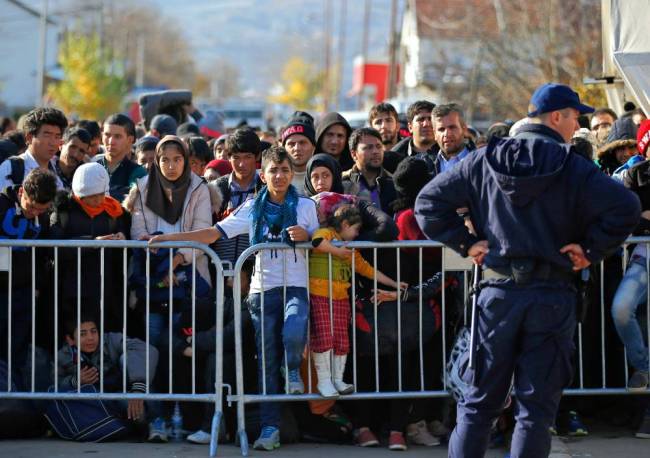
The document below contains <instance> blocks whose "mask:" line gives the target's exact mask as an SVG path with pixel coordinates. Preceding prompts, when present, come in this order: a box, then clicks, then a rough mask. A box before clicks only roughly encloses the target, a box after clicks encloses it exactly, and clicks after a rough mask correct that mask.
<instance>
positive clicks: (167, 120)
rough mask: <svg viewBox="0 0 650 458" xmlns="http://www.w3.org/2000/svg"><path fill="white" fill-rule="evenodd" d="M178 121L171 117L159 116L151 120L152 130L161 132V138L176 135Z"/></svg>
mask: <svg viewBox="0 0 650 458" xmlns="http://www.w3.org/2000/svg"><path fill="white" fill-rule="evenodd" d="M177 127H178V125H177V124H176V120H175V119H174V118H172V117H171V116H169V115H166V114H159V115H156V116H154V117H153V119H152V120H151V128H152V129H156V130H157V131H158V132H160V137H161V138H162V137H164V136H165V135H176V128H177Z"/></svg>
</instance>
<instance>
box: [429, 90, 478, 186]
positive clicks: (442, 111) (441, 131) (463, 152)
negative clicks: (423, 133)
mask: <svg viewBox="0 0 650 458" xmlns="http://www.w3.org/2000/svg"><path fill="white" fill-rule="evenodd" d="M431 117H432V119H433V125H434V132H435V133H434V136H435V139H436V142H437V143H438V147H439V148H440V151H438V154H437V156H436V159H435V162H434V165H435V171H436V174H439V173H442V172H445V171H447V170H449V169H451V168H452V167H453V166H454V165H456V164H458V163H459V162H460V161H462V160H463V159H465V158H466V157H467V155H468V154H469V153H470V150H469V148H468V147H467V144H466V141H465V132H466V130H467V125H466V124H465V120H464V119H463V110H462V109H461V107H460V106H459V105H457V104H455V103H450V104H447V105H438V106H437V107H435V108H434V109H433V112H432V113H431Z"/></svg>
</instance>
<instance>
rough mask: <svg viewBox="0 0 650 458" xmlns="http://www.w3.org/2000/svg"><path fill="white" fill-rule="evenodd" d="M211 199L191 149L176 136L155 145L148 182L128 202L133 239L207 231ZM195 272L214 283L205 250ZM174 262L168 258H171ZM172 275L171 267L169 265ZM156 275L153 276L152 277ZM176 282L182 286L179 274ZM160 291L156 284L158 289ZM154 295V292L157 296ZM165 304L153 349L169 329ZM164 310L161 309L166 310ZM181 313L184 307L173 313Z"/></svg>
mask: <svg viewBox="0 0 650 458" xmlns="http://www.w3.org/2000/svg"><path fill="white" fill-rule="evenodd" d="M210 198H211V195H210V191H209V190H208V185H207V184H206V183H205V181H204V180H203V179H202V178H200V177H198V176H196V175H195V174H193V173H192V171H191V168H190V163H189V153H188V149H187V146H186V144H185V143H184V142H183V140H181V139H180V138H179V137H176V136H174V135H167V136H165V137H164V138H163V139H162V140H161V141H160V142H159V143H158V145H157V146H156V156H155V159H154V163H153V164H152V166H151V168H150V169H149V174H148V175H147V176H146V177H142V178H140V179H139V180H138V181H137V182H136V185H135V186H134V187H133V188H132V189H131V192H129V195H128V196H127V198H126V199H125V203H124V204H125V206H126V207H127V209H130V210H131V213H132V223H131V238H132V239H134V240H148V239H149V238H151V237H152V236H153V235H155V234H159V233H170V232H187V231H195V230H197V229H205V228H207V227H210V226H211V225H212V211H211V200H210ZM174 251H175V254H174V256H173V261H172V270H173V271H176V270H177V269H178V268H179V266H181V267H182V266H188V265H191V263H192V249H177V250H174ZM195 253H196V254H195V260H196V272H197V274H198V275H199V276H200V277H201V278H202V279H203V280H205V282H207V283H208V284H210V273H209V270H208V259H207V257H206V256H205V255H204V254H203V253H202V252H200V251H196V252H195ZM166 259H169V256H167V257H166ZM166 269H167V271H168V269H169V266H168V265H167V266H166ZM151 274H152V275H153V272H152V273H151ZM172 281H173V282H174V284H175V285H178V284H179V279H178V278H177V277H176V276H175V275H174V278H172ZM161 283H162V284H161V285H160V286H161V287H164V290H165V292H166V291H167V286H168V285H169V278H168V276H167V275H166V274H165V275H164V277H163V279H162V282H161ZM156 286H157V285H156ZM152 294H153V293H152ZM166 307H167V304H166V303H160V304H157V306H156V307H153V308H152V309H151V311H152V312H153V313H151V314H150V339H151V342H150V343H151V344H152V345H156V344H157V343H158V342H159V338H160V337H161V333H162V331H163V329H164V328H165V327H166V323H165V321H164V319H165V315H166V314H165V313H159V312H165V309H166ZM161 308H162V310H161ZM174 311H175V312H179V313H180V311H181V309H180V307H178V308H176V307H175V309H174Z"/></svg>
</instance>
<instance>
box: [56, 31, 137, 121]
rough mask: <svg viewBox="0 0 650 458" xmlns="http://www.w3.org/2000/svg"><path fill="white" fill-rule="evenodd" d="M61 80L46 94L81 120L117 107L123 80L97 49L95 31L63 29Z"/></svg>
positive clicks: (101, 116)
mask: <svg viewBox="0 0 650 458" xmlns="http://www.w3.org/2000/svg"><path fill="white" fill-rule="evenodd" d="M59 63H60V64H61V67H62V68H63V72H64V75H65V76H64V79H63V81H60V82H58V83H54V84H50V85H49V86H48V90H47V93H48V95H49V96H50V97H51V99H52V101H53V102H54V103H55V104H56V105H57V106H59V107H60V108H61V109H63V110H64V111H65V112H66V113H69V114H74V115H76V116H79V117H80V118H85V119H104V118H105V117H106V116H108V115H109V114H111V113H115V112H117V111H119V110H120V108H121V103H122V98H123V97H124V95H125V94H126V91H127V84H126V81H125V79H124V78H123V77H122V76H120V75H118V74H116V72H115V71H114V65H113V59H112V56H111V54H110V53H109V52H108V51H106V50H102V49H101V48H100V44H99V37H98V36H97V34H91V35H86V34H83V33H80V32H77V31H71V32H67V33H66V35H65V37H64V39H63V42H62V44H61V48H60V51H59Z"/></svg>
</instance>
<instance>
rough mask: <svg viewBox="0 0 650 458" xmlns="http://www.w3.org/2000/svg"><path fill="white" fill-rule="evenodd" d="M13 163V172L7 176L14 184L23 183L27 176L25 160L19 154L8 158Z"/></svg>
mask: <svg viewBox="0 0 650 458" xmlns="http://www.w3.org/2000/svg"><path fill="white" fill-rule="evenodd" d="M8 161H9V163H10V164H11V174H10V175H9V176H8V177H7V178H9V179H11V181H12V182H13V183H14V184H23V179H24V178H25V160H24V159H23V158H22V157H19V156H13V157H10V158H9V159H8Z"/></svg>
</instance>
